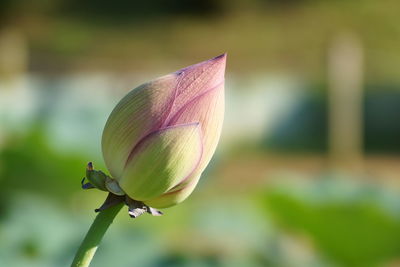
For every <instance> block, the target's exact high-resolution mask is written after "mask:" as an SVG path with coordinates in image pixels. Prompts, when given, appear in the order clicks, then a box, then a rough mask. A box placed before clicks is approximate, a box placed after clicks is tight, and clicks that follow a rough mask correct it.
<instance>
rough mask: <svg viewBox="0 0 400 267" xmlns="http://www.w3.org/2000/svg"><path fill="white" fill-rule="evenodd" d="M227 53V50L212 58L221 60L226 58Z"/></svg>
mask: <svg viewBox="0 0 400 267" xmlns="http://www.w3.org/2000/svg"><path fill="white" fill-rule="evenodd" d="M227 55H228V54H227V53H226V52H225V53H223V54H222V55H219V56H216V57H214V58H212V59H211V60H221V59H223V60H226V57H227Z"/></svg>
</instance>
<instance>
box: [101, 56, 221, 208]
mask: <svg viewBox="0 0 400 267" xmlns="http://www.w3.org/2000/svg"><path fill="white" fill-rule="evenodd" d="M225 61H226V55H225V54H223V55H221V56H218V57H216V58H213V59H211V60H208V61H204V62H201V63H199V64H196V65H193V66H190V67H187V68H184V69H182V70H179V71H177V72H175V73H172V74H169V75H166V76H163V77H161V78H158V79H156V80H153V81H151V82H148V83H145V84H143V85H141V86H139V87H137V88H135V89H133V90H132V91H130V92H129V93H128V94H127V95H126V96H125V97H124V98H122V99H121V101H120V102H119V103H118V104H117V106H116V107H115V108H114V110H113V111H112V113H111V115H110V117H109V118H108V120H107V123H106V125H105V128H104V131H103V137H102V150H103V157H104V160H105V163H106V165H107V168H108V170H109V171H110V174H111V176H112V177H113V178H114V179H115V180H116V181H117V182H118V184H119V186H120V188H121V189H122V190H123V192H125V193H126V194H127V195H128V196H129V197H130V198H132V199H134V200H138V201H142V202H143V203H145V204H146V205H148V206H152V207H155V208H165V207H169V206H172V205H175V204H177V203H179V202H181V201H183V200H184V199H185V198H186V197H187V196H189V195H190V193H191V192H192V191H193V189H194V188H195V186H196V184H197V182H198V180H199V178H200V176H201V173H202V172H203V171H204V169H205V168H206V166H207V164H208V163H209V161H210V160H211V157H212V155H213V154H214V151H215V149H216V146H217V143H218V140H219V136H220V133H221V129H222V122H223V115H224V73H225Z"/></svg>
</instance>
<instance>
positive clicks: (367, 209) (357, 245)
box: [264, 179, 400, 266]
mask: <svg viewBox="0 0 400 267" xmlns="http://www.w3.org/2000/svg"><path fill="white" fill-rule="evenodd" d="M390 198H391V199H390ZM389 199H390V200H391V202H388V200H389ZM264 200H265V204H266V205H267V208H268V211H269V212H270V213H271V214H272V216H273V218H274V219H275V220H276V221H277V222H278V223H279V225H280V226H281V227H283V229H287V230H290V231H294V232H297V233H299V234H302V235H305V236H307V237H308V238H310V239H311V240H312V241H313V244H314V245H315V247H316V249H317V250H319V251H320V252H322V253H323V254H324V255H325V256H327V257H328V258H329V259H331V260H333V261H334V262H336V263H338V264H340V266H376V264H382V263H385V262H387V261H390V260H391V259H395V258H398V257H400V243H399V242H398V236H399V234H400V217H399V213H398V211H399V210H400V198H399V197H398V196H395V195H394V194H393V193H389V192H387V191H386V192H385V191H384V190H383V189H379V188H376V187H375V186H372V185H362V184H356V185H354V184H353V185H351V183H349V182H347V183H346V182H343V181H341V182H338V181H335V180H330V179H327V180H324V179H323V180H320V181H318V182H315V183H312V184H309V185H308V186H303V187H302V186H297V187H296V186H295V185H294V184H293V183H292V185H291V186H286V187H282V186H280V187H279V186H278V187H274V188H271V189H269V190H268V193H267V194H266V195H265V198H264Z"/></svg>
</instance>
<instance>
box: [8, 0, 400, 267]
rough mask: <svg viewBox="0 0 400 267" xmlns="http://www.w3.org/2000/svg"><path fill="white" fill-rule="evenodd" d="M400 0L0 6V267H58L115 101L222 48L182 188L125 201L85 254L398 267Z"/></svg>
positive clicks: (152, 260)
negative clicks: (216, 133)
mask: <svg viewBox="0 0 400 267" xmlns="http://www.w3.org/2000/svg"><path fill="white" fill-rule="evenodd" d="M399 10H400V2H399V1H396V0H387V1H374V0H358V1H355V0H347V1H344V0H343V1H340V0H327V1H322V0H250V1H245V0H231V1H229V0H194V1H184V0H171V1H163V0H155V1H128V0H116V1H107V0H88V1H78V0H70V1H68V0H53V1H50V0H36V1H21V0H3V1H1V3H0V188H1V194H0V266H20V267H24V266H30V267H32V266H33V267H34V266H40V267H46V266H69V264H70V262H71V260H72V258H73V255H74V253H75V251H76V249H77V247H78V245H79V243H80V242H81V240H82V238H83V235H84V233H85V232H86V231H87V229H88V227H89V225H90V223H91V221H92V220H93V218H94V217H95V213H94V212H93V210H94V208H97V207H98V206H99V205H100V204H101V203H102V201H103V199H104V198H105V193H103V192H97V191H95V190H92V191H83V190H81V189H80V180H81V179H82V177H83V176H84V173H85V166H86V163H87V162H88V161H93V162H94V164H95V167H96V168H98V169H102V170H105V167H104V163H103V161H102V157H101V150H100V138H101V133H102V129H103V126H104V123H105V121H106V119H107V117H108V115H109V113H110V111H111V110H112V108H113V107H114V105H115V104H116V103H117V102H118V100H119V99H120V98H121V97H122V96H123V95H124V94H125V93H127V92H128V91H129V90H130V89H132V88H134V87H136V86H137V85H139V84H141V83H143V82H145V81H148V80H150V79H152V78H155V77H158V76H161V75H164V74H167V73H170V72H173V71H175V70H177V69H180V68H182V67H184V66H187V65H191V64H194V63H197V62H200V61H203V60H206V59H208V58H212V57H214V56H217V55H219V54H221V53H223V52H228V64H227V74H226V99H227V101H226V102H227V107H226V108H227V109H226V120H225V125H224V131H223V135H222V138H221V142H220V146H219V148H218V151H217V154H216V155H215V156H214V158H213V161H212V164H211V165H210V166H209V167H208V169H207V170H206V173H205V174H204V175H203V178H202V180H201V182H200V184H199V185H198V187H197V188H196V190H195V192H194V193H193V194H192V196H191V197H190V198H189V199H187V200H186V201H185V202H184V203H182V204H181V205H179V206H176V207H173V208H170V209H168V210H165V215H164V216H162V217H157V218H155V217H151V216H142V217H140V218H139V219H136V220H132V219H130V218H129V217H128V215H127V213H126V212H125V211H122V212H121V213H120V214H119V215H118V217H117V219H116V221H115V223H114V224H113V225H112V227H111V229H110V230H109V232H108V233H107V234H106V236H105V238H104V240H103V243H102V246H101V247H100V249H99V250H98V253H97V254H96V256H95V259H94V261H93V266H99V267H101V266H295V267H297V266H400V239H399V236H400V195H399V189H400V182H399V178H400V157H399V156H400V123H399V119H400V49H399V48H400V23H399V15H398V14H399V13H398V11H399Z"/></svg>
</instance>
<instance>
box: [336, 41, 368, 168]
mask: <svg viewBox="0 0 400 267" xmlns="http://www.w3.org/2000/svg"><path fill="white" fill-rule="evenodd" d="M328 79H329V149H330V156H331V160H332V163H333V166H334V167H336V165H337V164H339V165H338V166H337V167H345V166H347V167H356V168H357V167H358V165H359V164H360V163H361V159H362V154H363V151H362V146H363V133H362V132H363V118H362V117H363V116H362V112H363V92H362V91H363V84H362V83H363V82H362V81H363V49H362V46H361V42H360V41H359V40H358V39H357V38H356V37H355V36H353V35H350V34H345V35H340V36H338V37H337V39H335V40H334V42H333V44H332V47H331V48H330V50H329V58H328ZM349 164H350V165H349Z"/></svg>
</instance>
